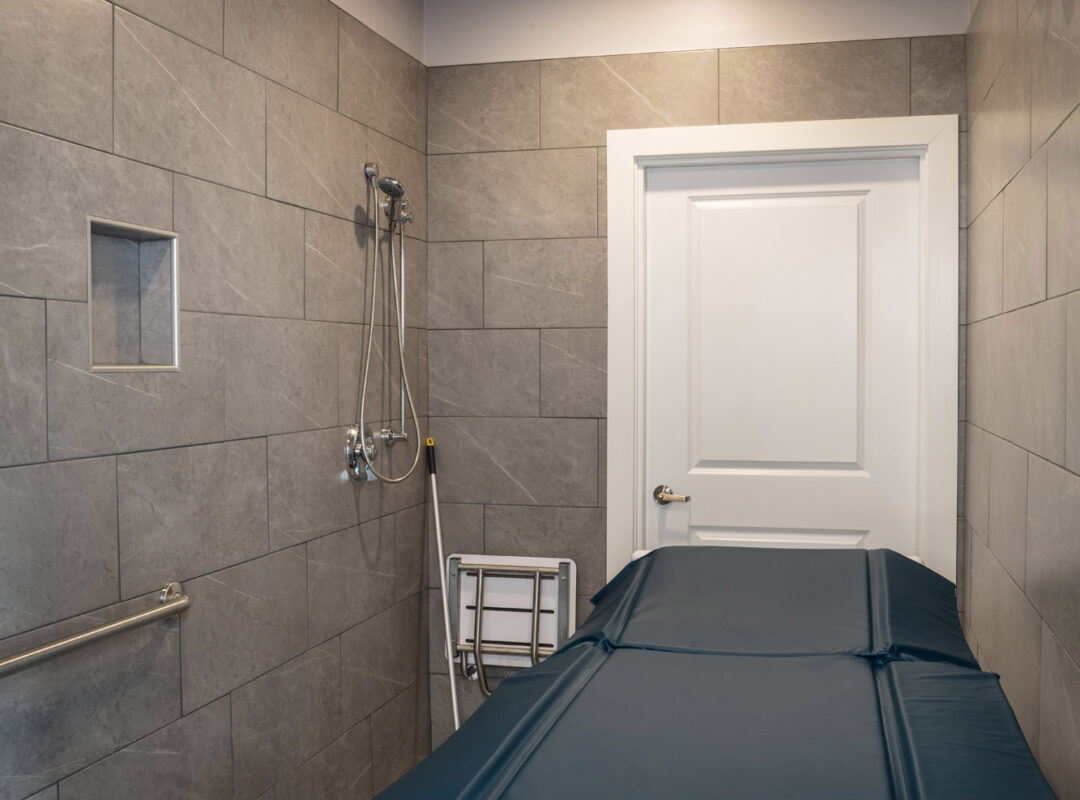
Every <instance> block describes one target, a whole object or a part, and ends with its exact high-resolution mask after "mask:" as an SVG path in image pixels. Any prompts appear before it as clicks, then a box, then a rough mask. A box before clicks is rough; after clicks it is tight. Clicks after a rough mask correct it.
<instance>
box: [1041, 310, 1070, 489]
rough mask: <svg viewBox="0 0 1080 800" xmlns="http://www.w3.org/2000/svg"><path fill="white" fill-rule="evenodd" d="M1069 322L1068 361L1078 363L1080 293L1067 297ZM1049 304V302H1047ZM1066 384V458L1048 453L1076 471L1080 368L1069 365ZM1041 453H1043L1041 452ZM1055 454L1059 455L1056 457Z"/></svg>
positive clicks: (1051, 458)
mask: <svg viewBox="0 0 1080 800" xmlns="http://www.w3.org/2000/svg"><path fill="white" fill-rule="evenodd" d="M1067 304H1068V322H1067V334H1066V335H1067V337H1068V344H1067V345H1066V355H1065V358H1066V361H1067V363H1069V364H1076V363H1077V361H1076V360H1077V358H1078V357H1080V294H1071V295H1069V296H1068V299H1067ZM1047 305H1049V303H1048V304H1047ZM1066 375H1067V378H1066V384H1065V398H1064V400H1065V415H1066V423H1065V434H1066V441H1065V458H1064V461H1062V459H1061V457H1060V454H1059V453H1055V454H1051V455H1046V456H1045V457H1046V458H1048V459H1049V460H1051V461H1053V462H1055V463H1057V464H1061V463H1064V464H1065V466H1067V467H1068V468H1069V469H1071V470H1073V471H1074V472H1080V370H1076V369H1073V368H1072V367H1068V368H1067V369H1066ZM1040 455H1043V454H1041V453H1040ZM1053 455H1057V456H1058V457H1057V458H1054V457H1053Z"/></svg>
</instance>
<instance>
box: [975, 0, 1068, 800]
mask: <svg viewBox="0 0 1080 800" xmlns="http://www.w3.org/2000/svg"><path fill="white" fill-rule="evenodd" d="M967 67H968V69H967V85H968V113H969V116H970V118H971V133H970V137H969V144H970V169H969V174H968V197H969V202H968V208H967V211H968V218H969V220H970V222H971V227H970V235H969V248H970V249H969V265H970V266H969V272H968V287H967V301H968V337H967V349H968V395H967V405H968V426H967V463H968V470H967V487H966V489H967V503H966V507H967V529H968V536H967V537H966V546H967V548H968V552H967V553H966V556H967V557H966V559H965V561H966V565H967V566H966V571H967V573H968V574H967V578H968V580H967V587H968V592H969V593H970V594H969V597H968V598H967V606H968V609H969V613H968V615H967V619H966V623H967V628H968V634H969V637H970V638H972V640H973V641H975V642H977V647H978V654H979V658H980V660H981V661H982V662H983V664H984V665H985V666H986V667H987V668H989V669H992V670H994V671H996V672H999V673H1001V677H1002V685H1003V686H1004V688H1005V691H1006V693H1007V694H1008V696H1009V700H1010V701H1011V702H1012V705H1013V708H1014V709H1015V711H1016V715H1017V717H1018V719H1019V721H1020V725H1021V727H1022V728H1023V729H1024V733H1025V735H1026V736H1027V738H1028V741H1029V742H1030V744H1031V747H1032V749H1033V750H1034V751H1035V753H1036V754H1037V756H1038V758H1039V762H1040V764H1041V765H1042V767H1043V770H1044V772H1045V773H1046V776H1047V778H1048V779H1049V780H1050V783H1051V785H1052V786H1053V787H1054V789H1055V791H1056V792H1057V793H1058V796H1059V797H1061V798H1080V667H1078V666H1077V665H1078V664H1080V477H1078V473H1080V433H1078V432H1080V379H1078V376H1080V370H1077V369H1076V364H1077V363H1078V359H1080V293H1078V292H1077V291H1076V290H1078V289H1080V238H1078V236H1080V233H1078V227H1077V217H1078V215H1080V112H1077V111H1076V110H1075V109H1076V106H1077V103H1080V14H1078V13H1077V9H1076V8H1074V4H1072V3H1067V2H1066V3H1062V2H1058V1H1057V0H980V2H979V4H978V6H977V7H976V9H975V14H974V17H973V18H972V21H971V27H970V29H969V32H968V55H967Z"/></svg>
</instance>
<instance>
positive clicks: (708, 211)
mask: <svg viewBox="0 0 1080 800" xmlns="http://www.w3.org/2000/svg"><path fill="white" fill-rule="evenodd" d="M645 197H646V203H647V206H646V213H645V216H646V234H645V241H646V265H647V266H646V271H645V280H646V285H645V309H646V313H645V342H646V345H645V370H646V396H645V409H646V411H645V479H646V485H647V487H653V486H662V485H669V486H670V487H671V488H672V490H673V491H674V492H675V493H678V494H680V495H689V496H690V498H691V499H690V502H687V503H679V502H671V503H668V504H660V503H657V502H652V503H649V504H648V506H647V508H648V509H649V510H648V512H647V513H646V543H647V546H649V547H659V546H664V545H672V544H734V545H755V546H770V545H771V546H783V547H792V546H806V547H822V546H826V547H828V546H838V547H856V546H873V547H891V548H893V549H895V550H898V551H900V552H904V553H914V552H916V513H915V512H916V471H917V466H918V465H917V459H918V448H917V442H918V435H917V434H918V428H917V424H918V405H917V404H918V400H919V385H918V380H919V371H918V361H919V332H918V325H919V270H918V254H919V214H918V209H919V162H918V159H916V158H886V159H873V160H871V159H860V160H852V161H836V160H829V161H817V162H814V161H807V162H794V163H772V164H756V165H755V164H749V165H746V164H740V165H721V166H698V167H666V168H655V169H650V170H649V171H648V172H647V173H646V177H645Z"/></svg>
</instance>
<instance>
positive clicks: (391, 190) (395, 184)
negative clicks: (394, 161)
mask: <svg viewBox="0 0 1080 800" xmlns="http://www.w3.org/2000/svg"><path fill="white" fill-rule="evenodd" d="M379 191H381V192H382V193H383V194H385V195H386V196H387V197H389V198H391V199H397V198H399V197H403V196H404V195H405V187H404V186H402V185H401V181H399V180H397V179H396V178H391V177H390V176H387V177H385V178H383V179H382V180H381V181H379Z"/></svg>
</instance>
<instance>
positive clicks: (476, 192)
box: [428, 148, 596, 242]
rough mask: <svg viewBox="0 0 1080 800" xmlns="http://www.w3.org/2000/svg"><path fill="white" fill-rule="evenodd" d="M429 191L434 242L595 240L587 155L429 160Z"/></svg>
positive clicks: (590, 155)
mask: <svg viewBox="0 0 1080 800" xmlns="http://www.w3.org/2000/svg"><path fill="white" fill-rule="evenodd" d="M428 185H429V187H430V194H429V195H428V205H429V206H430V208H429V209H428V213H429V214H430V219H431V226H430V230H429V231H428V236H429V238H430V239H431V240H432V241H436V242H441V241H466V240H471V239H526V238H539V237H554V236H593V235H595V234H596V153H595V151H593V150H590V149H588V148H584V149H576V150H531V151H521V152H515V153H479V154H468V155H441V156H429V157H428ZM567 197H573V198H575V202H573V203H567V202H564V201H565V198H567Z"/></svg>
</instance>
